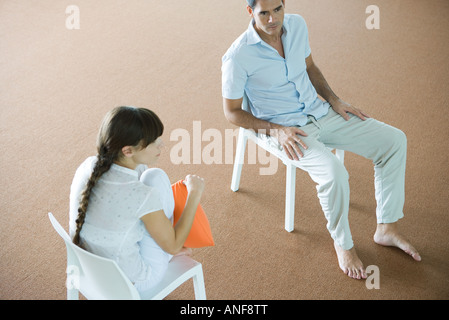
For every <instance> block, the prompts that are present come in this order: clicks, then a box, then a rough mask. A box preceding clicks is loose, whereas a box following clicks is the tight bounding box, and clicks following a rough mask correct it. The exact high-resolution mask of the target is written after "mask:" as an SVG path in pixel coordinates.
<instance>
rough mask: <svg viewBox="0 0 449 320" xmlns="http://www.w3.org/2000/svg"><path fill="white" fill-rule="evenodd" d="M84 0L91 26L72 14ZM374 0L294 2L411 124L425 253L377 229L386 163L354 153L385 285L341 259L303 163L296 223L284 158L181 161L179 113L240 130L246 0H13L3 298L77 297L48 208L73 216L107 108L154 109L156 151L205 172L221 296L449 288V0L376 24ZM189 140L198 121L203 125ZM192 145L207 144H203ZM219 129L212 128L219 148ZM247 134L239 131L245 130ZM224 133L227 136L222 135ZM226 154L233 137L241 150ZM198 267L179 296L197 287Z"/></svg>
mask: <svg viewBox="0 0 449 320" xmlns="http://www.w3.org/2000/svg"><path fill="white" fill-rule="evenodd" d="M71 4H76V5H77V6H78V7H79V9H80V29H79V30H68V29H67V28H66V26H65V22H66V18H67V17H68V14H66V13H65V10H66V7H67V6H68V5H71ZM370 4H373V3H372V1H367V0H319V1H305V0H295V1H287V3H286V5H287V12H289V13H299V14H301V15H302V16H303V17H304V18H305V19H306V21H307V22H308V25H309V31H310V42H311V46H312V52H313V56H314V60H315V62H316V63H317V64H318V65H319V67H320V68H321V70H322V71H323V73H324V74H325V76H326V78H327V80H328V81H329V83H330V84H331V86H332V87H333V89H334V91H336V92H337V93H338V94H339V95H340V96H341V97H342V98H343V99H345V100H346V101H348V102H350V103H353V104H354V105H356V106H358V107H359V108H362V109H364V110H366V111H367V112H368V113H369V114H370V115H371V116H373V117H376V118H378V119H379V120H382V121H384V122H387V123H389V124H392V125H394V126H397V127H398V128H400V129H402V130H403V131H404V132H405V133H406V134H407V136H408V143H409V147H408V150H409V152H408V163H407V177H406V205H405V215H406V218H405V219H404V220H402V221H401V222H400V226H401V228H402V230H403V231H404V232H405V233H406V235H407V236H408V237H409V238H410V239H412V240H413V243H414V244H415V246H416V247H417V249H418V250H419V251H420V253H421V255H422V259H423V261H422V262H421V263H416V262H414V261H412V259H411V258H409V257H408V256H406V255H405V254H403V253H402V252H400V251H399V250H397V249H393V248H384V247H380V246H378V245H376V244H375V243H374V242H373V241H372V235H373V232H374V230H375V227H376V220H375V200H374V186H373V169H372V164H371V163H369V161H368V160H365V159H362V158H361V157H358V156H355V155H352V154H347V155H346V167H347V169H348V171H349V173H350V177H351V178H350V184H351V207H350V222H351V228H352V232H353V237H354V240H355V243H356V246H357V250H358V252H359V255H360V257H361V259H362V260H363V261H364V263H365V265H367V266H368V265H376V266H378V267H379V271H380V289H378V290H375V289H373V290H368V289H367V287H366V286H365V282H364V281H355V280H350V279H348V278H347V277H346V276H345V275H343V273H342V272H341V271H340V269H339V268H338V265H337V259H336V256H335V253H334V251H333V246H332V241H331V239H330V237H329V235H328V232H327V230H326V227H325V225H326V221H325V219H324V216H323V214H322V212H321V209H320V206H319V202H318V199H317V197H316V190H315V186H314V184H313V182H312V181H311V180H310V178H309V177H308V176H307V175H306V174H305V173H304V172H300V171H298V173H297V189H296V217H295V227H296V228H295V231H294V232H293V233H291V234H289V233H287V232H286V231H285V230H284V229H283V224H284V217H283V215H284V194H285V168H284V167H283V166H282V165H281V163H279V170H278V173H277V174H276V175H274V176H261V175H259V168H260V167H261V166H260V165H254V164H245V166H244V168H243V174H242V182H241V188H240V191H239V192H238V193H233V192H231V190H230V182H231V174H232V165H231V164H225V163H224V162H225V161H224V153H223V161H222V164H212V165H207V164H204V163H203V164H201V165H197V164H181V165H174V164H172V163H171V158H170V150H171V149H172V148H173V146H174V145H175V144H176V143H177V141H170V133H171V132H173V131H174V130H176V129H179V128H181V129H186V130H188V131H189V132H191V133H192V132H193V124H194V121H201V132H205V131H206V130H207V129H216V130H218V131H219V132H221V133H222V134H223V136H224V133H225V130H226V129H235V127H233V126H232V125H230V124H229V123H228V122H227V121H226V119H225V118H224V116H223V112H222V99H221V71H220V67H221V57H222V55H223V54H224V52H225V51H226V49H227V48H228V47H229V46H230V44H231V43H232V42H233V41H234V39H235V38H237V37H238V36H239V35H240V34H241V33H242V32H243V31H244V30H245V29H246V27H247V25H248V23H249V18H248V16H247V14H246V11H245V7H244V1H243V0H226V1H206V0H184V1H179V0H166V1H145V0H129V1H125V0H121V1H117V0H114V1H106V0H96V1H91V0H77V1H68V0H46V1H40V0H27V1H13V0H2V1H0V108H1V114H0V137H1V143H0V150H1V160H0V179H1V183H2V188H1V190H2V191H1V194H0V208H1V209H0V210H1V211H0V243H1V246H0V299H65V286H64V283H65V263H66V261H65V247H64V245H63V243H62V241H61V240H60V239H59V238H58V236H57V235H56V234H55V232H54V231H53V229H52V228H51V225H50V223H49V221H48V218H47V212H48V211H52V212H53V213H54V214H55V216H56V217H57V219H58V220H59V221H61V222H63V225H64V226H65V227H67V226H68V200H69V198H68V195H69V187H70V183H71V180H72V177H73V174H74V172H75V170H76V168H77V166H78V165H79V164H80V163H81V162H82V161H83V160H84V159H85V158H86V157H87V156H90V155H93V154H94V153H95V136H96V133H97V129H98V126H99V124H100V121H101V119H102V117H103V115H104V114H105V113H106V111H107V110H109V109H111V108H113V107H115V106H117V105H135V106H141V107H148V108H151V109H153V110H154V111H156V112H157V113H158V114H159V115H160V117H161V118H162V120H163V122H164V123H165V126H166V132H165V134H164V137H163V138H164V140H165V144H166V150H165V153H164V155H163V156H162V159H161V163H160V167H161V168H163V169H164V170H166V172H167V173H168V174H169V176H170V177H171V178H172V181H173V182H174V181H176V180H178V179H180V178H182V177H183V176H185V175H186V174H187V173H196V174H199V175H201V176H203V177H204V178H205V179H206V181H207V190H206V192H205V194H204V197H203V200H202V205H203V207H204V209H205V210H206V212H207V214H208V216H209V220H210V223H211V226H212V230H213V233H214V237H215V241H216V247H214V248H205V249H197V250H195V252H194V257H195V259H197V260H198V261H200V262H202V263H203V267H204V274H205V280H206V290H207V295H208V298H209V299H448V298H449V241H448V238H449V237H448V231H449V228H448V227H449V217H448V209H449V203H448V199H449V191H448V190H449V188H448V183H449V174H448V170H447V168H448V158H449V149H448V138H449V129H448V123H449V113H448V104H449V93H448V83H449V62H448V55H449V44H448V39H449V19H448V16H449V2H448V1H446V0H427V1H426V0H377V1H375V4H377V5H378V6H379V8H380V14H381V16H380V18H381V24H380V30H367V29H366V27H365V20H366V18H367V17H368V15H367V14H366V13H365V9H366V7H367V6H368V5H370ZM192 139H193V135H192ZM192 143H193V142H192ZM207 145H208V142H206V141H204V142H203V143H202V147H203V148H205V147H206V146H207ZM234 147H235V145H234ZM223 148H224V146H223ZM228 152H229V151H228ZM191 298H193V289H192V285H191V283H188V284H186V285H183V286H182V287H181V288H179V290H177V291H175V292H174V293H173V294H172V295H170V296H169V299H191Z"/></svg>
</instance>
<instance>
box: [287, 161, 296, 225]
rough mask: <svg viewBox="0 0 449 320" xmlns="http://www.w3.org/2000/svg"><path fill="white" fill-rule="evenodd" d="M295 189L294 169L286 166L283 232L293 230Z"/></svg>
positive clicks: (289, 165) (288, 165)
mask: <svg viewBox="0 0 449 320" xmlns="http://www.w3.org/2000/svg"><path fill="white" fill-rule="evenodd" d="M295 187H296V167H295V166H294V165H291V164H287V179H286V191H285V230H287V231H288V232H292V231H293V229H294V228H295V226H294V223H295Z"/></svg>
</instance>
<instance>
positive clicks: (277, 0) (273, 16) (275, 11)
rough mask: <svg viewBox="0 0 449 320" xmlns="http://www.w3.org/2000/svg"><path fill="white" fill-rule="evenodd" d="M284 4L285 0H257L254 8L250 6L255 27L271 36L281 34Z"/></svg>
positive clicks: (248, 8)
mask: <svg viewBox="0 0 449 320" xmlns="http://www.w3.org/2000/svg"><path fill="white" fill-rule="evenodd" d="M284 5H285V2H284V0H257V1H256V5H255V7H254V9H252V8H251V7H249V6H248V7H247V10H248V12H249V14H250V15H251V17H252V18H254V21H255V26H254V27H255V29H256V30H257V31H258V32H261V31H262V32H264V33H266V34H267V35H270V36H273V35H278V34H280V32H281V30H282V26H283V24H284Z"/></svg>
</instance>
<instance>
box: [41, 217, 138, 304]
mask: <svg viewBox="0 0 449 320" xmlns="http://www.w3.org/2000/svg"><path fill="white" fill-rule="evenodd" d="M48 216H49V218H50V221H51V224H52V225H53V227H54V229H55V230H56V232H57V233H58V234H59V235H60V236H61V238H62V239H63V240H64V242H65V244H66V248H67V268H70V269H71V271H72V274H71V275H70V277H74V278H73V279H72V280H73V282H72V285H73V286H74V287H75V289H78V290H79V291H80V292H81V293H82V294H83V295H84V296H85V297H86V298H87V299H93V300H103V299H105V300H129V299H132V300H139V299H140V295H139V293H138V292H137V289H136V288H135V287H134V286H133V284H132V283H131V281H129V279H128V278H127V277H126V275H125V274H124V273H123V271H122V270H121V269H120V268H119V266H118V265H117V263H116V262H115V261H113V260H111V259H106V258H103V257H99V256H97V255H94V254H92V253H90V252H87V251H86V250H83V249H82V248H80V247H78V246H77V245H75V244H74V243H73V242H72V240H71V239H70V237H69V235H68V234H67V232H66V231H65V230H64V228H63V227H62V226H61V224H59V222H58V221H57V220H56V219H55V217H54V216H53V214H52V213H51V212H49V213H48Z"/></svg>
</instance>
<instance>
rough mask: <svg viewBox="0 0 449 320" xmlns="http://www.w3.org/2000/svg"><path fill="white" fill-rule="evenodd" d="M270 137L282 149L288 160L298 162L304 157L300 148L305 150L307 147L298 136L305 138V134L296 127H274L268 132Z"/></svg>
mask: <svg viewBox="0 0 449 320" xmlns="http://www.w3.org/2000/svg"><path fill="white" fill-rule="evenodd" d="M270 135H271V136H273V137H275V138H276V139H277V140H278V141H279V144H280V145H281V146H282V147H283V148H284V152H285V154H286V155H287V157H288V158H289V159H290V160H299V158H302V157H303V156H304V154H303V152H302V151H301V148H300V146H301V147H302V148H303V149H304V150H307V145H306V144H305V143H304V141H302V140H301V139H300V136H304V137H307V133H305V132H304V131H302V130H301V129H299V128H297V127H283V126H276V128H274V129H271V130H270Z"/></svg>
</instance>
